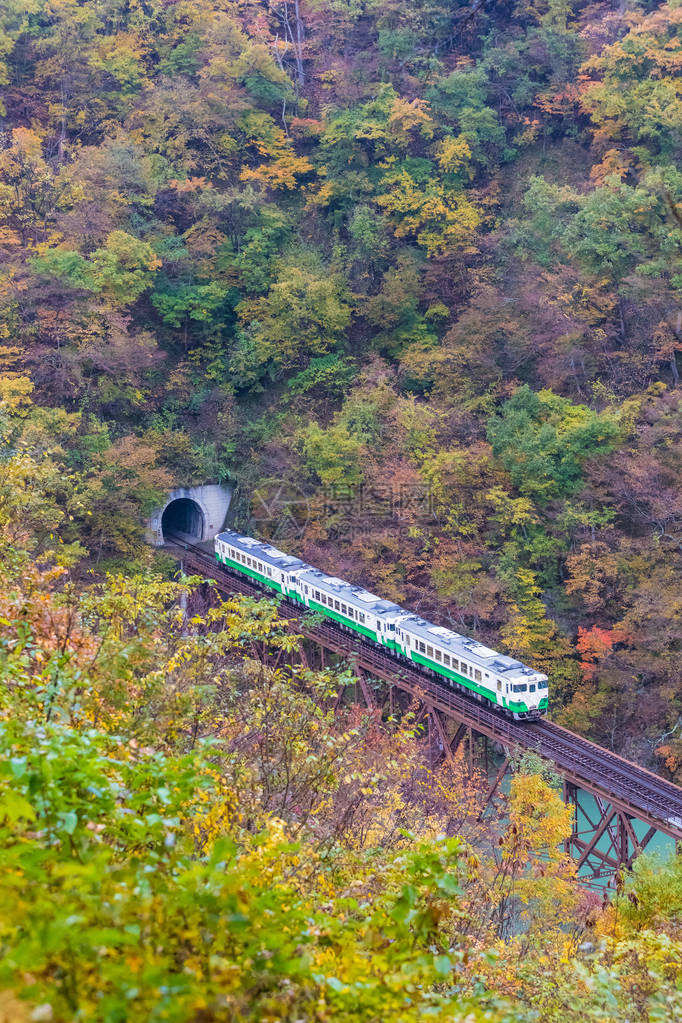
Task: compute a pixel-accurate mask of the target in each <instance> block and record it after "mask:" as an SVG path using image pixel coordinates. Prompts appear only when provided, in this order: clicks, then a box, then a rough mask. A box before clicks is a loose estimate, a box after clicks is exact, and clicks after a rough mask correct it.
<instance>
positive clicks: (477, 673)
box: [474, 668, 483, 682]
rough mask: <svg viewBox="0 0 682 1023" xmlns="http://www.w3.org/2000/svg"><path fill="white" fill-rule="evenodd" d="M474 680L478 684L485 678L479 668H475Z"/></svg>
mask: <svg viewBox="0 0 682 1023" xmlns="http://www.w3.org/2000/svg"><path fill="white" fill-rule="evenodd" d="M474 678H475V679H476V681H477V682H480V681H481V679H482V678H483V676H482V675H481V673H480V671H479V670H478V668H474Z"/></svg>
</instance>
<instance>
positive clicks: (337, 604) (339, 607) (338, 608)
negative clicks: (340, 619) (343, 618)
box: [334, 600, 341, 611]
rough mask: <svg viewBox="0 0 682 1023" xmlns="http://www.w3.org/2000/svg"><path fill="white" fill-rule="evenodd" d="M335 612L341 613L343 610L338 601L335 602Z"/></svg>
mask: <svg viewBox="0 0 682 1023" xmlns="http://www.w3.org/2000/svg"><path fill="white" fill-rule="evenodd" d="M334 610H335V611H340V610H341V603H340V601H338V600H335V601H334Z"/></svg>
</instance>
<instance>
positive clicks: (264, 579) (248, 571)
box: [216, 554, 282, 593]
mask: <svg viewBox="0 0 682 1023" xmlns="http://www.w3.org/2000/svg"><path fill="white" fill-rule="evenodd" d="M216 560H217V561H218V562H220V563H221V564H223V565H225V567H226V568H233V569H234V570H235V571H236V572H240V573H241V574H242V575H248V576H249V577H250V578H251V579H257V580H258V582H259V583H265V585H266V586H270V587H271V589H273V590H277V592H278V593H281V592H282V587H281V586H280V584H279V583H278V582H275V580H274V579H270V578H269V577H268V576H266V575H261V574H260V572H256V571H254V569H252V568H247V566H246V565H242V564H240V563H239V562H238V561H233V560H232V558H225V557H223V558H221V557H220V555H219V554H216Z"/></svg>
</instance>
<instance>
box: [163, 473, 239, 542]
mask: <svg viewBox="0 0 682 1023" xmlns="http://www.w3.org/2000/svg"><path fill="white" fill-rule="evenodd" d="M231 500H232V487H231V486H229V485H228V486H219V485H218V484H217V483H209V484H206V486H203V487H179V488H178V489H177V490H172V491H171V492H170V494H169V495H168V498H167V500H166V503H165V504H164V505H162V506H161V507H160V508H157V509H156V511H154V512H153V513H152V515H151V516H150V517H149V519H148V520H147V527H146V536H147V542H148V543H150V544H153V545H154V546H155V547H161V546H162V545H163V543H164V541H165V537H166V535H167V534H168V533H177V534H181V535H182V536H185V537H187V538H188V539H191V540H194V541H195V542H197V543H201V542H203V541H206V540H212V539H213V537H214V536H215V534H216V533H219V532H220V530H221V529H222V528H223V525H224V523H225V516H226V515H227V512H228V509H229V507H230V501H231Z"/></svg>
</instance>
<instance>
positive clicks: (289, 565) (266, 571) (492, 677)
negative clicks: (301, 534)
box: [215, 530, 549, 718]
mask: <svg viewBox="0 0 682 1023" xmlns="http://www.w3.org/2000/svg"><path fill="white" fill-rule="evenodd" d="M215 553H216V559H217V561H218V563H219V564H220V565H222V566H223V567H224V568H226V569H228V570H229V571H230V572H237V573H239V574H240V575H245V576H248V577H249V578H250V579H253V580H254V581H256V582H257V583H258V584H259V585H261V586H262V587H263V588H267V589H270V590H274V591H275V592H277V593H280V594H281V595H282V596H283V597H286V598H287V599H289V600H292V601H295V602H296V603H298V604H302V605H303V606H305V607H307V608H310V610H311V611H317V612H319V613H320V614H322V615H324V616H325V617H326V618H331V619H333V621H335V622H337V623H338V624H339V625H341V626H342V627H343V628H345V629H348V630H350V631H351V632H355V633H357V634H358V635H359V636H362V638H363V639H368V640H371V641H372V642H373V643H376V644H377V645H378V646H381V647H385V648H388V649H389V650H390V651H392V653H394V654H395V655H396V656H398V657H401V658H404V659H406V660H408V661H411V662H413V663H415V664H418V665H420V667H421V668H422V669H423V670H424V671H427V672H428V673H429V674H430V675H432V676H437V677H438V679H439V680H440V681H441V682H442V683H443V684H444V685H446V686H448V687H449V688H454V689H462V690H466V691H467V692H468V693H470V694H471V695H473V696H474V697H475V698H476V699H478V700H480V701H486V702H488V703H492V704H494V705H495V706H497V707H499V708H500V709H501V710H502V711H503V712H504V713H505V714H509V715H511V716H513V717H515V718H537V717H539V716H540V715H542V714H544V713H545V712H546V710H547V706H548V699H549V690H548V681H547V676H546V675H543V674H541V673H540V672H538V671H535V670H534V669H533V668H529V667H528V666H527V665H525V664H522V663H521V661H517V660H514V658H512V657H507V656H506V655H505V654H500V653H497V651H495V650H491V649H490V647H487V646H483V645H482V644H481V643H478V642H477V641H476V640H475V639H470V638H469V637H467V636H462V635H460V633H458V632H452V631H451V630H450V629H444V628H442V627H441V626H440V625H434V624H433V623H432V622H427V621H425V620H424V619H423V618H420V617H419V616H418V615H416V614H414V613H413V612H411V611H407V610H406V609H405V608H403V607H399V605H398V604H393V603H392V602H391V601H389V600H382V598H381V597H376V596H374V594H373V593H369V592H368V591H367V590H365V589H363V587H362V586H353V585H352V584H351V583H347V582H345V581H344V580H343V579H336V578H335V577H334V576H331V575H327V574H326V573H325V572H321V571H320V570H319V569H318V568H313V566H312V565H308V564H307V563H306V562H304V561H301V559H300V558H295V557H293V556H292V555H290V554H285V553H284V552H283V551H280V550H278V549H277V548H276V547H272V546H271V545H270V544H268V543H263V542H262V541H260V540H255V539H254V538H253V537H251V536H244V535H243V534H242V533H236V532H234V531H233V530H226V531H225V532H223V533H219V534H218V536H217V537H216V538H215Z"/></svg>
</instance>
